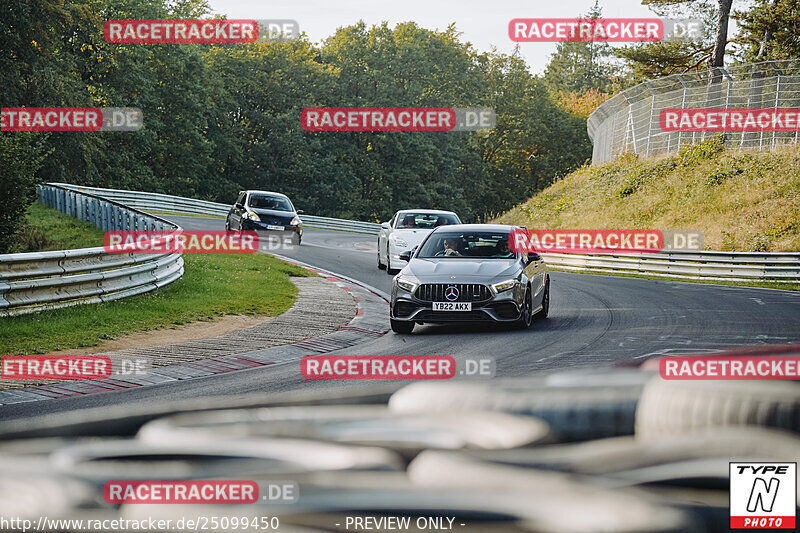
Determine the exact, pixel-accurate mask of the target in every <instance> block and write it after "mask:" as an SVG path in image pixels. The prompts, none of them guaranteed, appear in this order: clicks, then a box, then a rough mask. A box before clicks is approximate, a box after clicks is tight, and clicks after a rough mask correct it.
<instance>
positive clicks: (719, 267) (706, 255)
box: [51, 184, 800, 283]
mask: <svg viewBox="0 0 800 533" xmlns="http://www.w3.org/2000/svg"><path fill="white" fill-rule="evenodd" d="M51 185H57V186H59V187H65V188H69V189H73V190H77V191H86V192H90V193H92V194H94V195H97V196H103V197H105V198H109V199H113V200H116V201H118V202H121V203H125V204H126V205H131V206H134V207H137V208H138V209H144V210H150V211H156V212H158V211H161V212H174V213H186V214H198V215H203V214H212V215H222V216H224V215H226V214H227V212H228V210H229V209H230V206H228V205H226V204H219V203H215V202H206V201H203V200H194V199H191V198H183V197H181V196H171V195H166V194H156V193H147V192H139V191H122V190H117V189H101V188H97V187H79V186H76V185H68V184H51ZM300 218H301V219H302V220H303V223H304V224H306V226H308V227H312V228H322V229H333V230H340V231H350V232H356V233H365V234H370V235H377V234H378V232H379V231H380V224H375V223H372V222H359V221H355V220H344V219H340V218H327V217H317V216H310V215H301V217H300ZM542 256H543V257H544V258H545V260H546V261H547V262H548V264H549V265H551V266H553V267H556V268H560V269H564V270H573V271H582V272H608V273H619V274H642V275H647V276H656V277H664V278H673V279H705V280H710V281H719V280H727V281H772V282H784V283H798V282H800V253H758V252H717V251H701V252H689V251H672V252H665V253H660V254H638V255H635V254H630V255H620V254H561V253H558V254H552V253H543V254H542Z"/></svg>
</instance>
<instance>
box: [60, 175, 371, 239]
mask: <svg viewBox="0 0 800 533" xmlns="http://www.w3.org/2000/svg"><path fill="white" fill-rule="evenodd" d="M51 185H56V186H59V187H65V188H68V189H72V190H76V191H83V192H87V193H91V194H93V195H96V196H100V197H103V198H108V199H109V200H114V201H116V202H120V203H123V204H125V205H128V206H131V207H135V208H136V209H142V210H144V211H152V212H162V213H183V214H187V215H212V216H223V217H224V216H226V215H227V214H228V211H229V210H230V208H231V206H230V205H228V204H220V203H217V202H208V201H206V200H195V199H193V198H184V197H183V196H172V195H170V194H159V193H151V192H140V191H123V190H120V189H103V188H100V187H82V186H78V185H70V184H68V183H52V184H51ZM300 220H302V221H303V224H304V225H305V226H306V227H309V228H319V229H333V230H341V231H351V232H354V233H366V234H369V235H377V234H378V233H379V232H380V230H381V225H380V224H375V223H374V222H360V221H358V220H346V219H343V218H329V217H317V216H312V215H300Z"/></svg>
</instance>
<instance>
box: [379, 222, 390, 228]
mask: <svg viewBox="0 0 800 533" xmlns="http://www.w3.org/2000/svg"><path fill="white" fill-rule="evenodd" d="M381 227H382V228H383V229H389V223H388V222H383V223H382V224H381Z"/></svg>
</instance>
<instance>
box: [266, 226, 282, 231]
mask: <svg viewBox="0 0 800 533" xmlns="http://www.w3.org/2000/svg"><path fill="white" fill-rule="evenodd" d="M267 229H272V230H275V231H283V229H284V228H283V226H271V225H267Z"/></svg>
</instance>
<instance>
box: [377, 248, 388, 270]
mask: <svg viewBox="0 0 800 533" xmlns="http://www.w3.org/2000/svg"><path fill="white" fill-rule="evenodd" d="M378 270H386V265H384V264H383V263H381V252H380V248H378Z"/></svg>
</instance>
